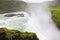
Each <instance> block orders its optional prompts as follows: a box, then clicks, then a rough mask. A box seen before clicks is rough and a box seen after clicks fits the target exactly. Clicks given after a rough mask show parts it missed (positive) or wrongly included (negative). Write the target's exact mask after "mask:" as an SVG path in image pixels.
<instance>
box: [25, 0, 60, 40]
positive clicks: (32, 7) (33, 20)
mask: <svg viewBox="0 0 60 40" xmlns="http://www.w3.org/2000/svg"><path fill="white" fill-rule="evenodd" d="M25 1H27V0H25ZM33 1H35V0H33ZM36 1H38V0H36ZM27 4H28V7H27V8H26V10H25V11H26V12H27V13H28V14H29V13H30V14H29V16H30V18H29V19H30V20H29V21H28V23H27V24H26V26H27V27H26V28H27V29H26V31H28V32H35V33H36V34H37V37H38V38H39V40H60V32H59V30H58V29H57V28H56V25H55V24H54V22H53V21H52V19H51V12H50V11H49V10H48V8H49V7H48V5H46V4H47V3H46V4H45V3H44V2H43V3H29V2H28V3H27ZM46 7H47V8H46Z"/></svg>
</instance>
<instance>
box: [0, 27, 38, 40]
mask: <svg viewBox="0 0 60 40" xmlns="http://www.w3.org/2000/svg"><path fill="white" fill-rule="evenodd" d="M0 40H39V39H38V38H37V36H36V34H35V33H31V32H20V31H17V30H8V29H6V28H0Z"/></svg>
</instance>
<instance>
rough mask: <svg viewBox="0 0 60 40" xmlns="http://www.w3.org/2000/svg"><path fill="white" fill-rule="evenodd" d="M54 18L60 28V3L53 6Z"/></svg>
mask: <svg viewBox="0 0 60 40" xmlns="http://www.w3.org/2000/svg"><path fill="white" fill-rule="evenodd" d="M51 13H52V19H53V21H54V22H55V23H56V24H57V28H58V29H59V30H60V4H58V5H56V6H55V7H54V8H51Z"/></svg>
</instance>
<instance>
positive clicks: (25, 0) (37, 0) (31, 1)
mask: <svg viewBox="0 0 60 40" xmlns="http://www.w3.org/2000/svg"><path fill="white" fill-rule="evenodd" d="M22 1H24V2H27V3H41V2H45V1H53V0H22Z"/></svg>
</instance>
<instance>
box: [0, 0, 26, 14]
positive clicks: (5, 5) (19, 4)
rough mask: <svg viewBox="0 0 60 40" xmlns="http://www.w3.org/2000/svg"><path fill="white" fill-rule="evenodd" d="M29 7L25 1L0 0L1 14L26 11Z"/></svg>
mask: <svg viewBox="0 0 60 40" xmlns="http://www.w3.org/2000/svg"><path fill="white" fill-rule="evenodd" d="M26 7H27V4H26V3H25V2H23V1H16V0H10V1H9V0H0V14H2V13H9V12H16V11H22V10H23V11H24V9H25V8H26Z"/></svg>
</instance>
